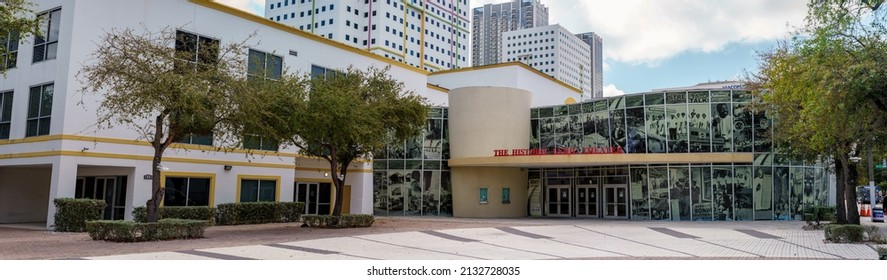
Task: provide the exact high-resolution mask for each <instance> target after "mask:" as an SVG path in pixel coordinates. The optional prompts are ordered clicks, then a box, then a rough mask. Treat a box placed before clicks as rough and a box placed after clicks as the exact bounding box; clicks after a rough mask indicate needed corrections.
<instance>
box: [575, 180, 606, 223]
mask: <svg viewBox="0 0 887 280" xmlns="http://www.w3.org/2000/svg"><path fill="white" fill-rule="evenodd" d="M579 189H587V190H593V191H594V194H595V196H594V200H593V201H591V200H587V201H588V202H586V203H587V204H588V203H592V202H593V203H594V211H595V212H594V214H585V215H580V214H579V208H580V207H581V206H580V204H579ZM587 194H590V193H589V192H586V195H587ZM575 196H576V197H575V201H576V203H574V205H575V206H576V211H574V212H575V213H576V214H575V217H577V218H600V217H601V205H602V204H601V201H602V198H601V187H600V184H599V183H595V184H590V185H576V195H575ZM588 209H591V208H588ZM586 213H588V212H587V211H586Z"/></svg>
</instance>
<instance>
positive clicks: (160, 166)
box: [157, 163, 169, 171]
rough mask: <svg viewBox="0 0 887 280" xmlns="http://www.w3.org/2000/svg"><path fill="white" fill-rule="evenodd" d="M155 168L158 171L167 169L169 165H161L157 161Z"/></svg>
mask: <svg viewBox="0 0 887 280" xmlns="http://www.w3.org/2000/svg"><path fill="white" fill-rule="evenodd" d="M157 170H158V171H167V170H169V167H166V166H163V165H162V164H159V163H158V164H157Z"/></svg>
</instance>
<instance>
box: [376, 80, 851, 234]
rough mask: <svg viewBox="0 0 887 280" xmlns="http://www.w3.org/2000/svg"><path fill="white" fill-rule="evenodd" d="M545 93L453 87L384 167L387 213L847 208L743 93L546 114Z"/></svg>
mask: <svg viewBox="0 0 887 280" xmlns="http://www.w3.org/2000/svg"><path fill="white" fill-rule="evenodd" d="M533 94H537V93H534V92H528V91H525V90H520V89H515V88H508V87H465V88H458V89H453V90H450V91H449V107H448V108H438V109H437V110H435V111H433V113H432V115H431V116H430V118H429V121H428V122H429V125H428V127H429V133H427V134H426V135H425V136H424V138H422V139H415V140H414V141H407V143H406V144H405V145H397V146H392V147H390V148H389V149H388V151H387V153H379V154H380V155H379V156H377V157H376V159H375V160H374V162H373V165H374V168H373V172H374V181H375V186H374V193H375V197H374V208H375V213H377V214H380V215H438V214H445V215H450V214H451V215H453V216H456V217H523V216H528V215H529V216H544V217H573V218H612V219H634V220H703V221H711V220H717V221H732V220H798V219H803V215H802V211H803V209H804V208H805V207H808V206H810V205H827V204H833V202H834V188H833V187H830V186H833V185H834V184H833V183H829V182H830V176H829V174H828V173H827V172H826V170H825V169H824V168H823V166H821V165H820V164H817V163H811V162H803V161H798V160H794V159H792V158H790V157H787V156H784V155H781V154H777V153H774V152H773V143H772V141H771V140H770V139H771V136H770V135H771V133H773V132H772V131H771V129H770V128H771V124H772V121H773V120H771V119H770V117H769V116H768V115H767V114H765V113H763V112H755V111H754V110H752V108H751V102H752V98H753V97H752V95H751V94H750V93H749V92H748V91H745V90H743V89H742V86H741V84H738V83H735V82H733V83H730V82H723V83H708V84H700V85H696V86H692V87H686V88H673V89H659V90H653V91H651V92H648V93H639V94H629V95H625V96H617V97H606V98H599V99H596V100H591V101H588V102H583V103H574V104H565V105H556V106H538V107H536V106H532V105H531V104H532V102H531V101H530V99H531V96H532V95H533ZM439 127H440V128H442V130H439V129H438V128H439ZM439 131H440V132H439ZM439 143H443V144H439ZM420 146H421V148H420ZM438 147H443V157H442V159H443V162H445V164H443V165H441V167H440V168H438V163H437V162H436V161H434V160H430V159H435V158H437V154H436V152H437V151H438Z"/></svg>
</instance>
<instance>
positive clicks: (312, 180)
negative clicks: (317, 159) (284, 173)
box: [293, 177, 333, 184]
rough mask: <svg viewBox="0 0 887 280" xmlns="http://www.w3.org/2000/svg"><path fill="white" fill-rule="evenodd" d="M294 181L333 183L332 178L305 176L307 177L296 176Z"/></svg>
mask: <svg viewBox="0 0 887 280" xmlns="http://www.w3.org/2000/svg"><path fill="white" fill-rule="evenodd" d="M293 182H294V183H330V184H332V183H333V179H332V178H307V177H296V178H295V179H293Z"/></svg>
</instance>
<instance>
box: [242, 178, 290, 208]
mask: <svg viewBox="0 0 887 280" xmlns="http://www.w3.org/2000/svg"><path fill="white" fill-rule="evenodd" d="M244 179H246V180H275V182H276V188H275V193H274V201H275V202H280V176H273V175H248V174H237V194H236V196H235V198H234V199H235V200H234V201H235V202H237V203H240V181H243V180H244Z"/></svg>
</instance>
